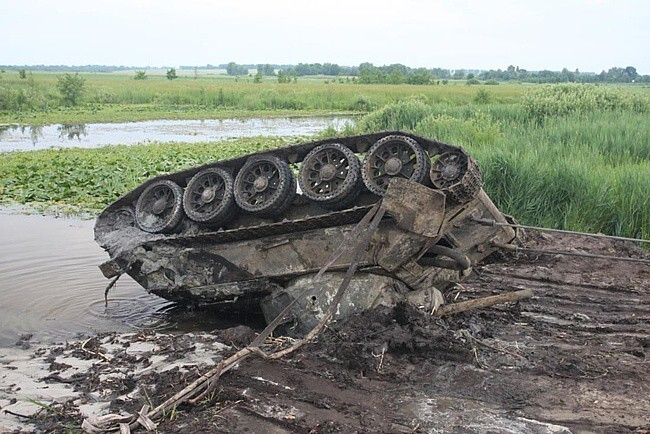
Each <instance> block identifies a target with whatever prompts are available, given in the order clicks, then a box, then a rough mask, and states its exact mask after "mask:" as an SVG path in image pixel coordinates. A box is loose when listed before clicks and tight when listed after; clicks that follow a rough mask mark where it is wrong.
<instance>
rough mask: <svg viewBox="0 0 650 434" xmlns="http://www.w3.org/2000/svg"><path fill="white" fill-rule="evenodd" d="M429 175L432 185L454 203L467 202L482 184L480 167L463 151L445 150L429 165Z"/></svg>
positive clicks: (474, 195)
mask: <svg viewBox="0 0 650 434" xmlns="http://www.w3.org/2000/svg"><path fill="white" fill-rule="evenodd" d="M429 176H430V178H431V182H432V183H433V186H434V187H435V188H438V189H440V190H442V191H443V192H444V193H445V194H446V195H447V197H448V199H449V200H451V201H452V202H456V203H465V202H469V201H470V200H472V199H473V198H474V197H476V195H477V194H478V192H479V191H480V189H481V187H482V186H483V175H482V173H481V169H480V168H479V167H478V164H476V161H474V159H473V158H472V157H470V156H468V155H467V154H465V153H464V152H458V151H455V152H446V153H444V154H442V155H440V156H439V157H438V158H437V159H436V160H435V161H434V162H433V164H432V165H431V172H430V174H429Z"/></svg>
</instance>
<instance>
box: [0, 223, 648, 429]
mask: <svg viewBox="0 0 650 434" xmlns="http://www.w3.org/2000/svg"><path fill="white" fill-rule="evenodd" d="M528 245H529V246H530V247H535V248H549V249H555V250H559V249H562V250H569V251H582V252H588V253H597V254H606V255H614V256H632V257H644V258H649V257H650V255H649V254H648V253H647V252H645V251H643V250H641V249H639V248H637V247H635V246H633V245H631V244H627V243H619V242H612V241H609V240H594V239H590V238H586V237H585V238H582V237H579V238H576V237H571V238H569V237H562V236H547V235H544V236H538V237H536V238H534V239H531V240H529V242H528ZM528 288H530V289H533V290H534V291H535V296H534V297H533V298H532V299H527V300H523V301H521V302H519V303H516V304H504V305H499V306H494V307H491V308H486V309H479V310H475V311H472V312H468V313H464V314H458V315H455V316H450V317H447V318H434V317H431V316H429V315H428V314H427V313H426V312H423V311H420V310H417V309H415V308H414V307H412V306H410V305H398V306H397V307H396V308H394V309H387V308H380V309H377V310H373V311H368V312H365V313H363V314H361V315H359V316H356V317H353V318H352V319H350V320H349V321H347V322H346V323H344V324H333V325H330V326H328V328H327V329H325V330H324V331H323V333H321V335H319V336H318V338H317V339H316V341H315V342H313V343H311V344H309V345H306V346H304V347H302V348H301V349H300V350H299V351H297V352H295V353H293V354H292V355H290V356H288V357H286V358H285V359H282V360H278V361H264V360H261V359H257V358H249V359H246V360H244V361H243V362H241V363H240V365H239V367H238V368H237V369H233V370H231V371H229V372H228V373H226V374H224V375H223V376H222V377H221V379H220V385H219V387H218V388H217V389H216V391H215V393H213V394H212V395H210V396H209V397H207V398H206V399H205V400H203V401H201V402H200V403H197V404H196V405H194V406H190V405H182V406H181V407H179V408H178V409H177V411H176V412H174V414H172V415H167V416H166V417H165V418H164V419H163V420H161V421H159V422H160V424H159V426H158V432H160V433H181V432H182V433H185V432H215V433H216V432H274V433H286V432H289V433H294V432H295V433H304V432H307V433H330V432H345V433H349V432H390V433H395V432H397V433H399V432H403V433H410V432H459V433H486V432H513V433H515V432H516V433H562V432H577V433H579V432H608V433H609V432H614V433H617V432H623V433H630V432H636V433H641V432H646V433H647V432H650V421H649V419H648V414H650V381H649V380H648V379H649V378H650V360H649V359H648V357H647V356H648V354H649V353H650V348H649V346H650V293H649V289H650V266H648V265H644V264H639V263H626V262H619V261H610V260H595V259H585V258H573V257H566V256H536V255H523V254H522V255H520V256H518V257H510V258H507V259H506V260H500V261H497V262H493V263H490V264H486V265H483V266H481V267H479V268H477V270H476V272H475V273H473V274H472V276H471V277H470V278H469V279H468V280H467V281H465V282H464V283H463V284H462V285H457V286H455V287H453V288H450V289H449V290H447V291H446V297H447V298H448V301H449V302H453V301H461V300H466V299H473V298H477V297H481V296H487V295H493V294H500V293H503V292H505V291H513V290H519V289H528ZM137 336H144V335H143V334H142V333H141V334H140V335H137ZM148 336H149V337H146V338H145V337H140V338H138V339H140V340H143V339H145V340H146V339H149V340H153V342H155V348H153V349H150V351H149V353H148V354H144V353H142V352H141V353H138V355H134V353H133V351H131V353H132V354H131V357H135V359H134V360H131V361H129V360H128V359H127V358H126V357H124V358H120V357H119V356H117V357H114V361H113V362H112V363H111V364H108V363H104V365H106V366H110V365H115V366H119V365H120V364H124V366H129V364H130V365H131V367H133V366H136V367H137V366H139V365H138V364H143V366H144V365H146V364H147V363H150V362H151V360H152V359H151V357H153V356H157V357H158V358H156V359H155V362H156V363H159V364H160V365H161V366H167V367H169V366H170V363H172V361H173V360H177V361H180V362H178V363H177V364H176V365H174V366H173V367H172V369H166V370H164V371H162V370H158V371H156V370H151V371H150V372H149V373H148V374H146V375H145V374H142V375H139V376H131V377H130V378H129V380H128V381H127V380H124V381H118V382H117V383H116V384H117V386H112V385H111V384H110V383H108V382H106V381H105V380H102V379H103V378H105V377H103V376H102V375H100V374H101V373H100V372H99V371H95V374H94V375H88V376H86V377H84V376H83V375H86V374H83V375H81V376H79V377H78V378H77V379H76V380H75V381H77V382H76V383H74V384H73V387H74V388H75V389H77V390H79V391H82V392H83V394H82V398H79V397H77V398H76V399H77V403H79V402H81V401H83V400H84V399H89V398H88V396H96V395H93V394H97V391H98V390H106V391H107V392H105V393H106V399H107V400H108V401H109V402H110V409H111V410H112V411H118V410H122V411H133V410H134V409H139V408H140V407H141V406H142V405H143V404H145V403H147V401H152V402H153V403H159V402H161V401H162V400H164V399H166V397H168V396H171V394H173V393H174V392H175V391H178V390H180V389H181V388H182V387H183V385H185V384H188V383H189V382H190V381H192V379H193V378H195V377H196V375H198V373H199V372H205V371H206V370H207V369H208V367H209V366H210V365H211V364H212V363H214V362H215V360H217V358H218V357H217V356H216V353H214V354H215V356H214V357H213V359H214V360H209V361H208V360H203V359H201V357H198V356H197V357H198V358H195V359H196V360H192V359H188V355H191V354H195V356H196V355H197V354H198V350H201V351H203V352H204V353H205V350H206V349H208V348H212V349H213V350H215V348H216V347H214V345H216V344H215V343H214V342H223V343H225V344H226V345H229V347H228V348H222V347H219V348H221V350H220V351H221V353H220V354H219V357H223V356H224V355H227V354H230V353H232V352H233V351H235V350H236V348H238V347H241V346H243V345H245V344H246V342H248V341H250V340H251V339H252V338H253V336H254V333H253V331H252V330H250V329H248V328H246V327H238V328H236V329H229V330H225V331H220V332H215V333H214V334H212V335H200V336H198V335H180V336H175V337H173V336H172V337H170V336H169V335H163V334H150V335H148ZM97 339H98V341H97V342H96V343H95V344H94V345H96V346H92V345H91V342H88V343H87V344H86V345H85V347H84V348H83V350H82V352H81V353H80V354H79V356H80V357H81V356H88V351H90V354H91V356H92V354H94V353H101V352H103V351H105V349H104V350H102V348H105V347H102V345H104V346H105V345H107V344H106V343H105V342H108V339H110V337H103V338H101V339H104V341H102V340H101V339H100V338H97ZM114 339H117V337H114ZM121 339H122V341H121V342H122V343H121V344H120V345H125V344H126V341H128V339H127V340H126V341H125V340H124V338H121ZM129 339H131V340H133V339H134V338H129ZM276 343H277V344H282V339H277V342H276ZM140 345H141V344H140ZM152 345H153V344H152ZM197 345H198V350H197ZM210 345H212V346H210ZM163 350H164V351H167V352H166V353H164V354H163V353H160V352H161V351H163ZM50 351H51V350H50ZM66 351H69V349H68V350H66ZM215 351H216V350H215ZM120 354H121V353H120ZM125 354H126V352H125ZM205 354H208V353H205ZM95 357H96V356H95ZM100 358H101V357H99V358H98V359H100ZM197 360H199V361H198V362H197ZM200 360H203V362H200ZM64 362H65V361H64V360H59V358H58V357H57V355H56V354H55V355H53V358H52V361H51V363H54V365H53V366H50V369H54V370H55V371H54V372H56V369H59V370H60V369H63V368H65V367H63V368H61V367H60V366H58V365H56V364H55V363H64ZM100 362H101V360H98V363H100ZM131 371H132V372H136V371H137V370H136V369H131ZM127 377H128V376H127ZM144 390H146V391H147V393H144V392H143V391H144ZM84 397H85V398H84ZM68 405H70V404H68ZM3 408H7V407H6V406H5V407H3ZM61 408H62V409H63V408H65V407H61ZM76 408H78V405H77V407H74V406H72V407H69V408H67V411H65V412H63V413H65V414H66V415H68V416H67V417H68V419H66V420H65V422H66V423H68V424H72V425H74V424H75V423H77V424H78V423H80V421H81V415H80V414H79V412H78V410H76ZM0 411H1V410H0ZM48 415H49V416H47V417H39V418H38V421H37V424H36V425H35V426H36V427H37V429H41V430H44V431H50V430H52V431H54V432H56V429H57V428H56V427H57V426H59V427H60V426H62V425H61V424H62V423H63V422H64V421H63V419H61V417H60V416H57V415H56V414H52V413H51V412H49V413H48ZM57 424H59V425H57ZM77 426H78V425H77Z"/></svg>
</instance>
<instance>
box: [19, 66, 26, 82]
mask: <svg viewBox="0 0 650 434" xmlns="http://www.w3.org/2000/svg"><path fill="white" fill-rule="evenodd" d="M18 77H20V79H21V80H24V79H26V78H27V71H25V70H24V69H21V70H19V71H18Z"/></svg>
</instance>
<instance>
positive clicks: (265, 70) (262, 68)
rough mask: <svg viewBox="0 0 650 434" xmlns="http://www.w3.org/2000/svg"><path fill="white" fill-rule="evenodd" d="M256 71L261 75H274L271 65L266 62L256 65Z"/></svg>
mask: <svg viewBox="0 0 650 434" xmlns="http://www.w3.org/2000/svg"><path fill="white" fill-rule="evenodd" d="M257 73H258V74H262V75H268V76H269V77H272V76H274V75H275V69H274V68H273V65H269V64H268V63H267V64H266V65H261V64H260V65H257Z"/></svg>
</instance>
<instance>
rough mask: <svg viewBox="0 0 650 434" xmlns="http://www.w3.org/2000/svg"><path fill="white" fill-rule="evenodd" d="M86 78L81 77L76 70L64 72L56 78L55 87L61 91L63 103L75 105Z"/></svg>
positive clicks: (82, 90)
mask: <svg viewBox="0 0 650 434" xmlns="http://www.w3.org/2000/svg"><path fill="white" fill-rule="evenodd" d="M85 83H86V79H84V78H83V77H81V76H80V75H79V73H78V72H75V73H74V75H72V74H65V75H64V76H63V77H59V78H58V83H57V89H58V90H59V92H61V96H62V98H63V103H64V104H66V105H69V106H75V105H77V103H78V102H79V98H81V95H82V94H83V93H84V85H85Z"/></svg>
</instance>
